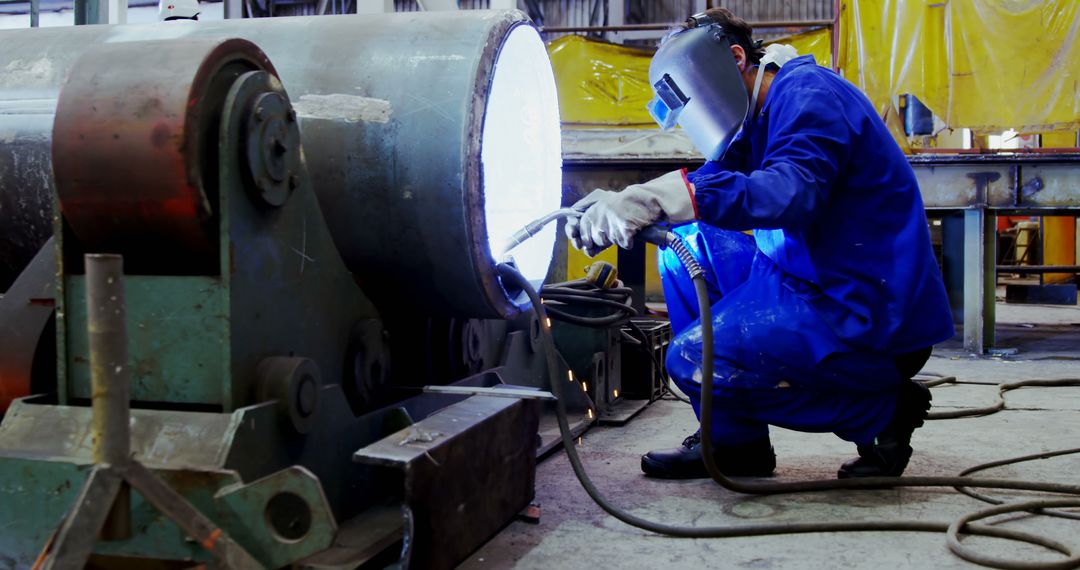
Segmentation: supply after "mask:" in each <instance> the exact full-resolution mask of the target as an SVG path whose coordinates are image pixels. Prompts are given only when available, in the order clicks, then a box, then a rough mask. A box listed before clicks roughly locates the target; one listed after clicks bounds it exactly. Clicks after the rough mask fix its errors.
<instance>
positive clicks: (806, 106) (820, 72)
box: [767, 64, 846, 121]
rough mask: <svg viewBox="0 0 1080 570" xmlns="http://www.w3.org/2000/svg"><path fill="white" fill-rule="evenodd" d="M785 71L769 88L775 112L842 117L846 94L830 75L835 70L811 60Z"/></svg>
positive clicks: (830, 119)
mask: <svg viewBox="0 0 1080 570" xmlns="http://www.w3.org/2000/svg"><path fill="white" fill-rule="evenodd" d="M784 72H785V73H784V75H783V77H782V78H781V80H780V81H775V80H774V83H773V85H772V87H771V88H770V90H769V101H767V106H768V107H770V110H769V113H770V114H771V115H772V116H774V117H775V116H777V115H789V114H790V116H802V117H804V118H809V116H811V115H812V116H819V117H820V118H821V120H823V121H834V120H840V118H841V115H842V114H843V102H844V100H845V99H846V97H845V95H844V94H843V93H841V92H840V90H841V87H840V86H839V85H837V84H836V81H835V78H834V77H829V75H830V74H832V71H831V70H828V69H825V68H823V67H819V66H817V65H814V64H809V65H799V66H798V67H795V68H793V69H787V68H785V69H784Z"/></svg>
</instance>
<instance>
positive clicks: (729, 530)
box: [498, 264, 1080, 570]
mask: <svg viewBox="0 0 1080 570" xmlns="http://www.w3.org/2000/svg"><path fill="white" fill-rule="evenodd" d="M498 269H499V273H500V275H501V276H502V278H503V279H505V280H507V281H508V282H509V283H510V284H513V285H515V286H517V287H520V288H521V289H522V290H523V291H525V293H526V294H527V295H528V296H529V299H530V300H531V301H532V304H533V310H534V311H535V312H536V313H537V316H538V318H539V320H540V323H541V336H542V340H543V344H544V349H545V354H546V358H547V365H548V376H549V380H550V382H551V390H552V392H553V393H554V394H555V396H556V397H557V398H558V399H557V401H556V410H557V421H558V424H559V432H560V435H561V436H562V443H563V449H564V450H565V451H566V455H567V459H568V460H569V461H570V466H571V468H572V469H573V471H574V474H575V475H576V476H577V478H578V481H580V483H581V486H582V487H583V488H584V489H585V492H586V493H587V494H588V495H589V497H591V498H592V499H593V501H595V502H596V504H597V505H598V506H600V508H601V509H603V510H604V511H605V512H607V513H608V514H610V515H611V516H613V517H615V518H617V519H619V520H621V521H622V522H624V523H626V524H629V525H631V526H635V527H637V528H641V529H644V530H647V531H650V532H655V533H659V534H665V535H669V536H675V537H685V538H725V537H740V536H763V535H776V534H793V533H819V532H844V531H860V532H867V531H918V532H949V531H950V529H951V528H955V530H954V531H953V532H952V533H950V534H949V535H948V536H949V547H950V549H951V550H952V551H953V552H954V553H955V554H957V555H958V556H960V557H961V558H964V559H966V560H969V561H972V562H977V563H979V564H984V565H987V566H993V567H996V568H1003V569H1007V570H1014V569H1020V570H1036V569H1038V570H1043V569H1056V568H1061V567H1063V566H1061V564H1062V563H1066V564H1071V563H1072V562H1071V560H1072V558H1073V557H1075V555H1074V554H1073V552H1072V551H1071V549H1070V548H1069V547H1068V546H1066V545H1063V544H1060V543H1058V542H1056V541H1053V540H1050V539H1048V538H1045V537H1042V536H1039V535H1035V534H1030V533H1025V532H1021V531H1016V530H1012V529H1005V528H998V527H994V526H986V525H974V524H970V523H968V522H967V521H966V520H965V521H962V522H958V523H952V524H949V523H945V522H933V521H923V520H894V521H833V522H812V523H778V524H751V525H740V526H727V527H681V526H675V525H668V524H663V523H657V522H653V521H649V520H647V519H644V518H641V517H638V516H636V515H633V514H631V513H628V512H626V511H623V510H622V509H620V508H618V507H616V506H614V505H612V504H611V503H610V502H608V500H607V499H606V498H605V497H604V496H603V495H602V494H601V493H600V491H599V490H598V489H597V488H596V486H595V485H594V484H593V482H592V480H591V479H590V478H589V475H588V474H587V473H586V472H585V468H584V466H583V465H582V463H581V458H580V456H578V453H577V449H576V447H575V446H574V439H573V434H572V433H571V432H570V426H569V423H568V421H567V414H566V404H565V402H564V400H563V398H562V394H563V391H562V388H563V386H562V381H563V379H562V378H560V375H559V373H558V371H559V364H558V358H557V353H556V349H555V343H554V340H553V339H552V337H551V328H550V326H549V325H548V324H547V323H548V321H547V316H546V312H545V310H544V306H543V304H542V303H541V302H540V297H539V295H537V293H536V291H535V290H534V289H533V288H532V286H531V285H530V284H529V282H528V280H526V279H525V278H524V277H523V276H522V275H521V274H520V273H519V272H518V271H517V270H516V269H515V268H514V267H513V266H511V265H507V264H500V265H499V267H498ZM694 288H695V291H696V293H697V298H698V304H699V308H700V309H701V314H702V315H703V316H705V317H706V318H703V319H702V320H701V323H702V346H703V347H710V346H711V339H712V329H711V324H712V323H711V320H710V319H709V318H707V316H708V315H709V307H710V305H709V302H708V292H707V289H706V286H705V280H704V277H703V276H701V275H698V276H697V277H695V278H694ZM702 354H703V359H702V360H703V362H702V373H703V374H702V386H701V389H702V398H701V401H702V407H701V418H702V449H703V452H702V454H703V456H704V457H705V458H706V459H705V462H706V466H707V468H708V469H709V471H710V473H711V475H712V476H713V479H715V480H716V481H717V482H718V483H720V484H721V485H722V486H724V487H725V488H728V489H730V490H733V491H738V492H744V493H753V494H775V493H791V492H804V491H817V490H827V489H860V488H878V489H879V488H881V487H897V486H922V487H925V486H935V487H940V486H945V487H955V486H974V487H991V488H1008V489H1024V490H1035V491H1050V492H1057V493H1066V494H1074V495H1080V486H1076V485H1056V484H1048V483H1037V482H1024V481H1013V480H1007V479H969V478H966V477H876V478H866V479H844V480H839V481H807V482H791V483H766V484H760V483H758V484H747V483H741V482H735V481H732V480H731V479H728V478H727V477H725V476H724V475H723V474H722V473H720V472H719V470H718V469H717V466H716V462H715V460H714V459H713V457H712V453H711V448H707V447H706V444H710V445H711V434H710V433H709V426H708V424H707V419H708V418H709V414H711V411H712V383H713V378H712V368H713V362H712V351H711V350H708V349H707V348H705V349H703V350H702ZM1050 502H1053V501H1050ZM1036 503H1038V505H1044V504H1045V503H1047V502H1046V501H1038V502H1036ZM1033 504H1034V503H1033ZM1070 504H1071V503H1070ZM1055 505H1057V503H1055ZM1059 506H1060V505H1059ZM1009 507H1016V508H1020V509H1022V510H1023V509H1026V508H1043V507H1042V506H1036V507H1029V506H1028V504H1027V503H1025V504H1021V505H1010V506H1009ZM999 508H1000V507H999ZM984 513H985V511H980V512H979V513H972V514H971V515H969V517H970V518H971V520H974V519H976V518H982V517H983V516H985V515H984ZM961 530H962V531H964V532H966V533H967V534H975V535H981V536H989V537H996V538H1004V539H1008V540H1015V541H1022V542H1027V543H1030V544H1035V545H1039V546H1043V547H1046V548H1049V549H1052V550H1055V551H1058V552H1060V553H1062V554H1064V555H1065V556H1066V557H1069V558H1068V559H1067V560H1065V561H1055V562H1047V563H1030V562H1023V563H1017V562H1016V561H1010V560H1001V559H997V558H991V557H985V556H983V555H981V554H978V553H973V552H971V551H970V549H967V548H965V547H963V545H962V544H961V543H960V541H959V539H958V533H959V531H961ZM954 537H955V539H954ZM1065 567H1068V566H1065Z"/></svg>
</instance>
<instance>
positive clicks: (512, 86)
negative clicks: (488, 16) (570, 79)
mask: <svg viewBox="0 0 1080 570" xmlns="http://www.w3.org/2000/svg"><path fill="white" fill-rule="evenodd" d="M483 135H484V138H483V141H482V147H481V150H480V158H481V160H482V162H483V168H484V200H485V206H484V213H485V216H486V218H487V233H488V247H489V250H490V252H491V254H492V255H493V256H499V255H501V254H502V250H503V246H504V245H505V244H506V242H507V240H508V239H509V238H510V236H511V235H513V234H514V232H516V231H517V230H519V229H521V228H522V227H523V226H525V224H527V223H529V222H531V221H533V220H535V219H537V218H539V217H541V216H543V215H544V214H547V213H548V212H551V211H553V210H556V209H558V208H559V205H560V202H561V200H562V138H561V132H560V125H559V100H558V94H557V92H556V91H555V75H554V73H553V72H552V71H551V61H550V60H549V59H548V53H547V49H546V48H545V47H544V42H543V41H542V40H541V39H540V34H538V33H537V31H536V29H535V28H533V27H532V26H525V25H521V26H517V27H515V28H513V30H511V32H510V34H509V35H508V36H507V37H506V41H505V42H504V43H503V45H502V48H501V49H500V51H499V56H498V59H497V60H496V62H495V74H494V77H493V78H492V81H491V91H490V93H489V94H488V99H487V109H486V111H485V115H484V133H483ZM555 226H556V225H555V224H554V223H551V224H548V226H547V227H546V228H544V229H543V230H542V231H541V232H539V233H538V234H537V235H536V236H534V237H532V238H530V239H528V240H527V241H525V242H524V243H522V244H521V245H519V246H517V247H516V248H515V249H514V250H513V252H511V253H512V255H513V257H514V260H515V261H516V262H517V266H518V270H520V271H521V273H522V275H524V276H525V278H526V279H528V280H529V281H531V282H532V283H533V284H534V286H538V285H539V284H540V283H541V282H542V281H543V279H544V277H545V276H546V275H547V271H548V266H549V265H550V264H551V257H552V250H553V248H554V245H555ZM496 261H502V260H501V259H498V260H496Z"/></svg>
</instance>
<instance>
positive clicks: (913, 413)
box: [836, 380, 931, 479]
mask: <svg viewBox="0 0 1080 570" xmlns="http://www.w3.org/2000/svg"><path fill="white" fill-rule="evenodd" d="M930 400H931V396H930V389H929V388H927V387H926V386H924V385H923V384H922V383H920V382H916V381H914V380H906V381H904V383H903V384H901V385H900V395H899V396H898V397H897V400H896V412H894V413H893V417H892V420H890V421H889V424H888V425H887V426H885V429H884V430H882V432H881V434H880V435H878V436H877V437H876V438H874V442H873V443H871V444H870V445H860V446H859V457H857V458H855V459H852V460H850V461H847V462H846V463H844V464H843V465H841V466H840V471H839V472H837V474H836V475H837V477H839V478H840V479H848V478H852V477H899V476H900V475H902V474H903V473H904V469H905V468H907V464H908V460H910V459H911V451H912V449H911V434H912V432H914V431H915V428H918V427H922V425H923V420H925V419H926V413H927V412H928V411H929V410H930Z"/></svg>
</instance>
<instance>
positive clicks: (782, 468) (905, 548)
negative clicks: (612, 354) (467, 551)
mask: <svg viewBox="0 0 1080 570" xmlns="http://www.w3.org/2000/svg"><path fill="white" fill-rule="evenodd" d="M998 322H999V325H998V336H999V342H998V345H999V346H1002V347H1010V348H1015V349H1017V350H1018V352H1017V353H1016V354H1015V355H1011V356H1006V357H1000V358H985V357H983V358H973V357H971V356H970V355H968V354H966V353H964V352H963V351H962V350H961V349H960V347H959V343H958V342H957V341H956V340H954V341H950V342H949V343H946V344H945V345H943V346H942V347H939V349H938V350H937V351H936V352H935V354H934V356H933V357H932V358H931V360H930V362H929V363H927V365H926V368H925V369H924V370H925V371H927V372H934V373H940V374H946V375H955V376H957V377H958V378H959V379H960V380H961V381H963V382H969V383H973V384H972V385H958V386H942V387H939V388H935V389H934V392H933V393H934V404H935V407H936V408H937V409H946V408H955V407H968V406H979V405H986V404H989V403H992V401H993V398H994V394H995V393H996V390H995V388H994V386H995V385H996V384H997V383H999V382H1006V381H1015V380H1019V379H1024V378H1077V377H1080V308H1078V307H1040V306H1007V305H1004V304H1000V305H999V308H998ZM1007 401H1008V405H1009V407H1010V408H1011V409H1010V410H1008V411H1004V412H1000V413H998V414H995V415H992V416H986V417H981V418H972V419H957V420H942V421H934V422H928V424H927V425H926V426H925V427H924V428H922V429H920V430H918V431H916V433H915V436H914V440H913V446H914V447H915V449H916V451H915V456H914V457H913V458H912V461H911V465H910V466H909V467H908V471H907V474H909V475H954V474H956V473H958V472H959V471H961V470H962V469H964V468H966V467H969V466H972V465H975V464H978V463H982V462H985V461H990V460H993V459H1000V458H1007V457H1014V456H1019V455H1025V454H1030V453H1035V452H1039V451H1048V450H1053V449H1062V448H1072V447H1080V387H1076V388H1073V387H1069V388H1031V389H1022V390H1017V391H1013V392H1010V393H1009V394H1008V395H1007ZM694 429H695V419H694V416H693V413H692V412H691V410H690V409H689V407H688V406H686V405H684V404H681V403H679V402H674V401H660V402H657V403H655V404H653V405H652V406H650V407H649V408H647V409H646V410H645V411H644V412H642V413H641V414H640V415H639V416H638V417H637V418H635V419H634V420H633V421H632V422H630V423H629V424H628V425H626V426H624V427H594V428H592V429H591V430H590V431H589V432H588V433H587V434H586V435H585V436H584V437H583V438H581V439H580V443H579V447H580V452H581V455H582V456H583V458H584V461H585V463H586V468H587V470H588V472H589V473H590V474H591V475H592V476H593V478H594V480H595V481H596V482H597V485H598V486H599V487H600V489H601V490H602V491H603V493H604V494H605V495H607V496H608V497H609V498H610V499H611V500H612V501H614V502H615V503H616V504H618V505H620V506H622V507H623V508H625V509H627V510H629V511H631V512H633V513H635V514H637V515H639V516H643V517H646V518H648V519H650V520H655V521H663V522H667V523H671V524H681V525H695V526H704V525H710V526H712V525H740V524H751V523H779V522H794V521H824V520H872V519H888V518H905V519H912V518H916V519H923V520H935V521H951V520H953V519H955V518H957V517H959V516H961V515H963V514H965V513H967V512H970V511H973V510H978V509H980V508H982V507H984V506H985V504H984V503H980V502H978V501H976V500H974V499H971V498H969V497H966V496H964V495H960V494H958V493H956V492H955V491H953V490H951V489H922V490H916V489H903V490H896V489H893V490H877V491H859V492H822V493H812V494H801V495H780V496H769V497H754V496H745V495H739V494H735V493H732V492H729V491H726V490H724V489H722V488H720V487H719V486H717V485H716V484H714V483H712V482H711V481H704V480H703V481H660V480H653V479H646V478H644V477H643V476H642V475H641V472H640V470H639V457H640V455H641V454H642V453H643V452H645V451H648V450H649V449H653V448H657V447H671V446H673V445H677V444H678V443H679V442H680V441H681V440H682V438H683V437H684V436H685V435H687V434H689V433H691V432H692V431H693V430H694ZM772 439H773V443H774V445H775V448H776V452H777V456H778V467H777V480H795V479H815V478H832V477H834V476H835V472H836V468H837V467H838V466H839V465H840V463H842V462H843V461H844V460H846V459H848V458H850V457H852V456H853V455H854V451H855V450H854V446H852V445H851V444H848V443H846V442H843V441H841V440H839V439H838V438H836V437H835V436H832V435H829V434H803V433H797V432H792V431H787V430H781V429H775V428H774V430H773V432H772ZM985 474H986V475H987V476H995V477H1010V478H1024V479H1039V480H1047V481H1057V482H1072V483H1075V482H1076V481H1077V480H1080V456H1078V455H1071V456H1065V457H1060V458H1054V459H1049V460H1044V461H1037V462H1031V463H1027V464H1022V465H1017V466H1009V467H1003V468H998V469H994V470H990V471H987V472H985ZM994 494H995V495H997V496H1003V497H1007V496H1020V495H1019V494H1016V493H1013V494H1012V495H1009V493H1007V492H1005V493H994ZM536 501H537V502H538V503H539V504H540V506H541V510H542V516H541V520H540V522H539V524H529V523H526V522H521V521H516V522H513V523H511V524H510V525H509V526H508V527H506V528H505V529H504V530H503V531H502V532H501V533H500V534H499V535H497V536H496V537H494V538H493V539H492V540H491V541H489V542H488V543H487V544H486V545H485V546H483V547H482V548H481V549H480V550H478V551H477V552H475V553H474V554H473V555H472V556H471V557H470V558H469V559H468V560H467V561H466V562H465V563H464V564H463V565H462V568H466V569H472V570H475V569H486V568H545V569H547V568H618V569H620V570H629V569H635V568H660V567H665V566H667V567H671V568H680V569H682V568H785V569H786V568H828V567H843V568H977V567H978V566H975V565H973V564H969V563H967V562H964V561H962V560H960V559H958V558H956V557H954V556H953V555H952V554H951V553H950V552H949V551H948V550H947V548H946V546H945V540H944V536H943V535H939V534H933V533H900V532H896V533H848V534H810V535H784V536H774V537H755V538H735V539H701V540H688V539H675V538H667V537H662V536H657V535H654V534H651V533H648V532H645V531H641V530H638V529H636V528H633V527H630V526H627V525H625V524H623V523H621V522H619V521H617V520H615V519H614V518H612V517H610V516H608V515H607V514H605V513H604V512H602V511H601V510H600V509H599V508H598V507H597V506H596V505H595V504H593V502H592V501H591V500H590V499H589V498H588V496H587V495H586V494H585V492H584V491H583V490H582V489H581V487H580V485H579V484H578V482H577V480H576V479H575V478H574V475H573V473H572V472H571V470H570V466H569V464H568V462H567V460H566V456H565V454H563V453H562V452H558V453H556V454H553V455H552V456H551V457H549V458H547V459H546V460H545V461H544V462H543V463H541V464H540V466H539V469H538V473H537V486H536ZM1005 524H1008V525H1009V526H1010V527H1014V528H1019V529H1024V530H1028V531H1033V530H1034V531H1038V532H1043V533H1046V534H1048V535H1050V536H1053V537H1055V538H1057V539H1058V540H1060V541H1064V542H1065V543H1067V544H1071V545H1072V546H1073V547H1074V548H1080V522H1078V521H1070V520H1065V519H1058V518H1047V517H1013V520H1010V521H1008V522H1007V523H1005ZM966 542H969V543H970V544H972V545H977V546H978V547H979V548H981V549H983V550H984V551H985V552H987V553H996V554H999V555H1004V556H1010V557H1015V558H1020V559H1039V560H1051V559H1055V556H1056V555H1054V554H1051V553H1047V552H1044V551H1041V550H1040V549H1036V548H1033V547H1028V546H1025V545H1017V544H1013V543H1006V542H1003V541H996V540H990V539H981V538H970V539H968V540H967V541H966Z"/></svg>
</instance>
